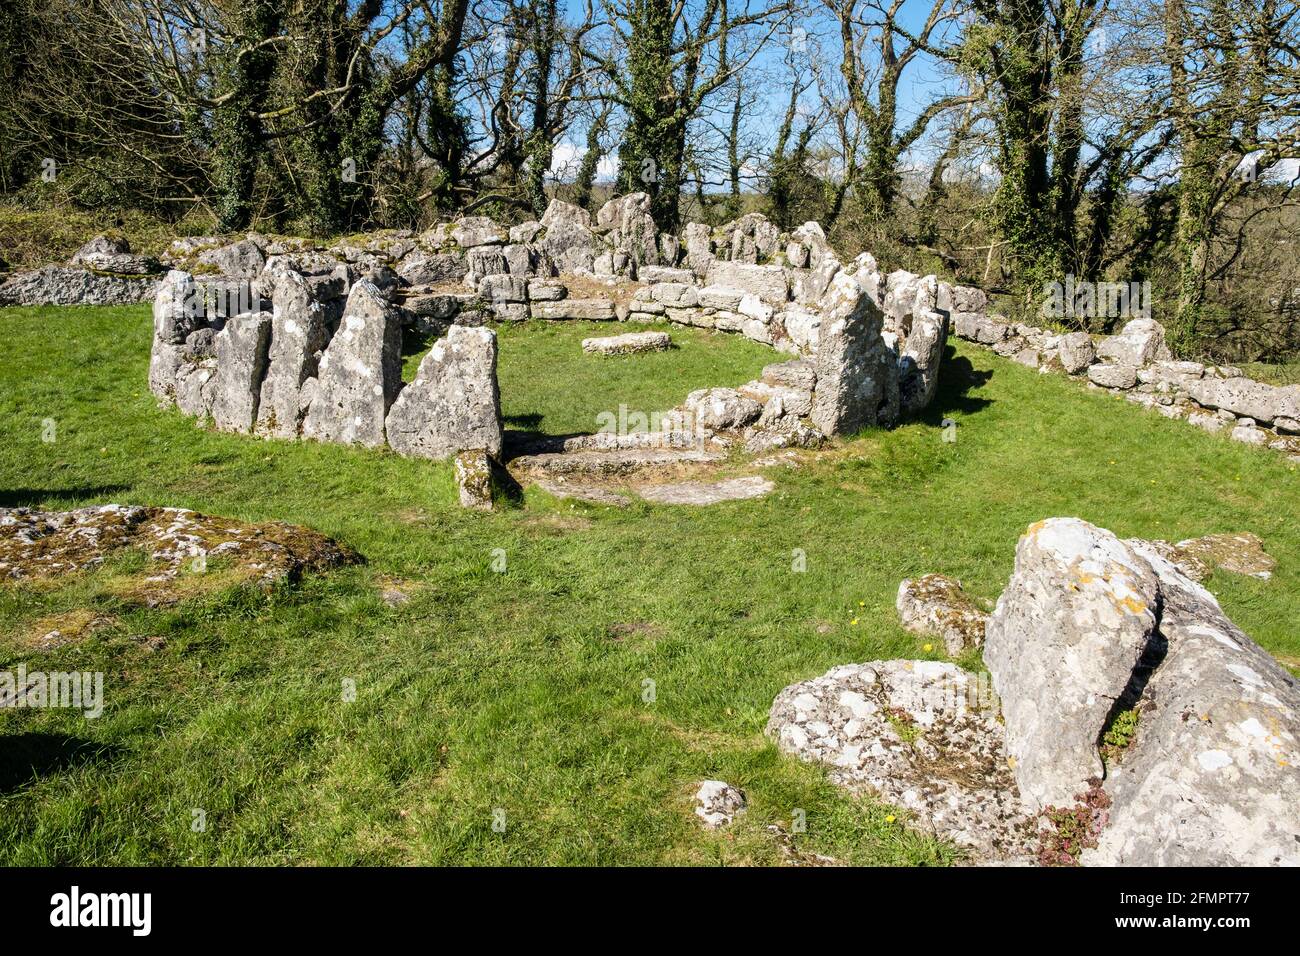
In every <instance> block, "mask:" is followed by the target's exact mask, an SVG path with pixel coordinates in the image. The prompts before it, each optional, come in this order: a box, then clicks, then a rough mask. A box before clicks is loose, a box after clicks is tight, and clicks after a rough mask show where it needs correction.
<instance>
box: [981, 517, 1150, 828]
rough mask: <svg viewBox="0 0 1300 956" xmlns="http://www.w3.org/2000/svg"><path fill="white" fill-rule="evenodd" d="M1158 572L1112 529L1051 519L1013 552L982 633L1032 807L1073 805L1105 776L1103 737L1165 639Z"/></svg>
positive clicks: (1024, 790)
mask: <svg viewBox="0 0 1300 956" xmlns="http://www.w3.org/2000/svg"><path fill="white" fill-rule="evenodd" d="M1159 600H1160V592H1159V584H1158V582H1157V580H1156V576H1155V574H1154V572H1153V571H1152V570H1151V566H1150V564H1148V563H1147V562H1146V561H1145V560H1143V559H1142V558H1141V557H1140V556H1139V555H1138V554H1137V553H1136V552H1134V550H1133V549H1132V548H1130V547H1129V546H1128V545H1126V544H1125V543H1124V542H1122V541H1120V540H1119V539H1118V538H1116V537H1115V536H1114V535H1113V534H1111V533H1110V532H1109V531H1105V530H1103V529H1101V528H1096V527H1093V526H1092V525H1090V524H1088V523H1087V522H1086V521H1081V520H1080V519H1078V518H1049V519H1048V520H1046V521H1042V522H1039V523H1038V524H1035V525H1033V526H1031V527H1030V529H1029V530H1028V532H1026V534H1025V535H1024V536H1023V537H1022V538H1021V539H1020V543H1019V545H1018V546H1017V547H1016V564H1015V571H1014V573H1013V574H1012V575H1011V581H1010V583H1008V584H1007V588H1006V590H1005V591H1003V592H1002V596H1001V597H1000V598H998V603H997V606H996V607H995V608H994V611H993V616H992V617H991V618H990V619H989V622H988V627H987V628H986V630H985V639H984V662H985V664H987V665H988V669H989V674H990V676H991V677H992V679H993V688H994V690H996V691H997V693H998V696H999V697H1000V698H1001V699H1002V716H1003V720H1004V721H1005V723H1006V734H1007V750H1008V752H1009V753H1010V755H1011V758H1012V759H1013V760H1014V761H1015V766H1014V768H1013V769H1014V772H1015V777H1016V783H1017V784H1019V786H1020V792H1021V795H1022V796H1023V797H1024V799H1025V800H1026V801H1027V802H1029V803H1030V804H1031V805H1032V806H1034V807H1035V808H1037V809H1042V808H1044V807H1047V806H1049V805H1055V806H1058V807H1065V806H1072V805H1073V804H1074V802H1075V795H1076V794H1079V793H1082V792H1084V791H1086V790H1087V789H1088V786H1089V783H1088V782H1089V781H1090V780H1093V779H1097V778H1100V777H1102V775H1103V773H1104V770H1103V767H1102V762H1101V757H1100V755H1099V754H1098V750H1097V747H1098V738H1099V737H1100V735H1101V732H1102V730H1103V728H1104V726H1105V724H1106V719H1107V716H1108V715H1109V714H1110V713H1111V711H1112V710H1113V709H1114V708H1115V705H1116V701H1117V700H1119V699H1120V698H1121V697H1122V696H1123V695H1124V694H1125V692H1126V691H1127V690H1129V689H1130V684H1131V681H1132V680H1133V674H1134V670H1135V668H1136V667H1137V664H1138V662H1139V661H1140V660H1141V659H1142V657H1143V655H1144V654H1145V653H1146V652H1147V651H1148V649H1149V647H1150V646H1151V644H1152V642H1153V640H1154V639H1155V634H1156V623H1157V620H1158V617H1157V613H1158V602H1159Z"/></svg>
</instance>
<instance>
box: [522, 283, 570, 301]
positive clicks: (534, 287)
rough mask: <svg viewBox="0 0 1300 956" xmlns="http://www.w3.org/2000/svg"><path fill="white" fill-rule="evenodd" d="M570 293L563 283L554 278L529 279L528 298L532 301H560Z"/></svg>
mask: <svg viewBox="0 0 1300 956" xmlns="http://www.w3.org/2000/svg"><path fill="white" fill-rule="evenodd" d="M568 294H569V290H568V289H567V288H565V286H564V285H563V283H560V282H556V281H554V280H552V279H529V280H528V299H529V301H531V302H558V301H559V300H560V299H563V298H564V297H565V296H566V295H568Z"/></svg>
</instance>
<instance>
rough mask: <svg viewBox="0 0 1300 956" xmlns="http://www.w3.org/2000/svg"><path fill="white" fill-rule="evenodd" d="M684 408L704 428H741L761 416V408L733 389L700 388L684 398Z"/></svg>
mask: <svg viewBox="0 0 1300 956" xmlns="http://www.w3.org/2000/svg"><path fill="white" fill-rule="evenodd" d="M683 405H684V407H685V408H686V409H687V410H688V411H689V412H691V413H692V414H693V415H694V416H695V421H696V422H697V423H698V424H699V425H702V426H703V427H705V428H710V429H722V428H743V427H744V426H745V425H748V424H749V423H750V422H752V421H754V420H755V419H756V418H758V416H759V415H760V414H762V411H763V406H762V405H760V404H759V403H758V402H756V401H754V400H753V399H752V398H746V397H745V396H744V395H741V394H740V392H738V391H736V390H735V389H734V388H701V389H697V390H696V391H694V392H691V393H690V394H689V395H687V396H686V401H685V402H684V403H683Z"/></svg>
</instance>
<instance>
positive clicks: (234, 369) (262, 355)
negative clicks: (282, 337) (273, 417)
mask: <svg viewBox="0 0 1300 956" xmlns="http://www.w3.org/2000/svg"><path fill="white" fill-rule="evenodd" d="M214 343H215V346H216V352H217V376H216V385H215V391H214V394H213V400H212V424H213V425H215V426H216V427H217V428H218V429H219V430H220V431H226V432H241V433H247V432H250V431H252V430H253V422H255V421H256V420H257V407H258V401H259V396H260V395H261V390H262V377H263V376H264V375H265V374H266V362H267V353H268V351H269V350H270V347H271V313H269V312H258V313H256V314H252V315H238V316H235V317H234V318H230V319H227V320H226V324H225V326H224V327H223V328H222V329H221V331H220V332H218V333H217V334H216V337H215V339H214Z"/></svg>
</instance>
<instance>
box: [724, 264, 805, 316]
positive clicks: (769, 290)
mask: <svg viewBox="0 0 1300 956" xmlns="http://www.w3.org/2000/svg"><path fill="white" fill-rule="evenodd" d="M705 284H706V285H710V286H723V287H725V288H728V289H739V290H740V291H741V292H747V293H750V294H751V295H755V296H758V298H760V299H762V300H763V301H764V302H766V303H768V304H769V305H774V306H781V305H784V304H785V302H786V301H787V300H788V299H789V298H790V288H789V285H788V283H787V281H786V277H785V270H784V269H782V268H781V267H780V266H756V265H747V264H745V263H741V262H724V261H715V262H714V263H713V264H712V265H710V267H709V271H708V276H707V281H706V282H705Z"/></svg>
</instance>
